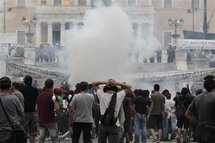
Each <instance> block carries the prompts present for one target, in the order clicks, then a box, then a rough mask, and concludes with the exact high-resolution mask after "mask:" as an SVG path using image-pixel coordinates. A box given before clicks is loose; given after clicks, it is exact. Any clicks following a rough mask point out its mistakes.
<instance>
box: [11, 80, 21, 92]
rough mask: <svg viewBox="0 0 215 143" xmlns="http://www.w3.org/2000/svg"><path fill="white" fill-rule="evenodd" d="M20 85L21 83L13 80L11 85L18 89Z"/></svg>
mask: <svg viewBox="0 0 215 143" xmlns="http://www.w3.org/2000/svg"><path fill="white" fill-rule="evenodd" d="M20 85H21V84H20V83H19V82H16V81H14V82H13V83H12V86H13V87H15V88H16V89H18V90H19V89H20Z"/></svg>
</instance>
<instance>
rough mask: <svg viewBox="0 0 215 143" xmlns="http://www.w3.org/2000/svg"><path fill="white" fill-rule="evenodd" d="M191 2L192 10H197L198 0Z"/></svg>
mask: <svg viewBox="0 0 215 143" xmlns="http://www.w3.org/2000/svg"><path fill="white" fill-rule="evenodd" d="M192 2H193V5H192V6H193V8H199V0H192Z"/></svg>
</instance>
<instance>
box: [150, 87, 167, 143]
mask: <svg viewBox="0 0 215 143" xmlns="http://www.w3.org/2000/svg"><path fill="white" fill-rule="evenodd" d="M159 91H160V85H159V84H154V92H153V94H152V95H151V105H150V107H149V113H148V115H147V118H148V120H149V131H150V132H151V134H152V136H153V142H156V143H160V140H161V133H162V121H163V113H164V105H165V97H164V95H163V94H161V93H160V92H159ZM155 129H158V137H157V138H156V136H155Z"/></svg>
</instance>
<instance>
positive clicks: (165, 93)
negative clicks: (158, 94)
mask: <svg viewBox="0 0 215 143" xmlns="http://www.w3.org/2000/svg"><path fill="white" fill-rule="evenodd" d="M162 94H163V95H164V96H165V97H166V98H167V99H171V93H170V92H169V90H168V89H165V90H164V91H163V92H162Z"/></svg>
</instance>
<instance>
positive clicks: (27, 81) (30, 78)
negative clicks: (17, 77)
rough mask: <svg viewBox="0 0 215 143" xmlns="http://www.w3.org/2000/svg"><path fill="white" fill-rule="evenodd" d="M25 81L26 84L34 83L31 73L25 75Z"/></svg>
mask: <svg viewBox="0 0 215 143" xmlns="http://www.w3.org/2000/svg"><path fill="white" fill-rule="evenodd" d="M24 83H25V85H31V84H32V77H31V76H30V75H27V76H25V77H24Z"/></svg>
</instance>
